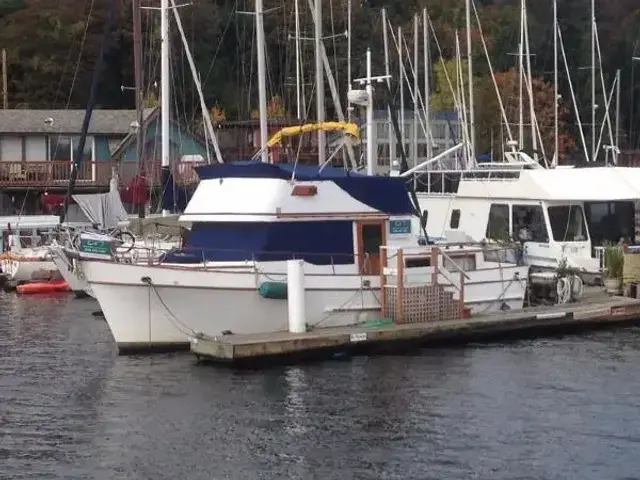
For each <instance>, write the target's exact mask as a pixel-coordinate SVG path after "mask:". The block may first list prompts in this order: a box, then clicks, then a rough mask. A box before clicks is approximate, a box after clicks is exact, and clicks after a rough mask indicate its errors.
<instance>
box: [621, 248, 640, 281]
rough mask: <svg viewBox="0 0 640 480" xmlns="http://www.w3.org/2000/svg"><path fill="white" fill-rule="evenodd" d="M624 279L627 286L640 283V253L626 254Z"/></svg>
mask: <svg viewBox="0 0 640 480" xmlns="http://www.w3.org/2000/svg"><path fill="white" fill-rule="evenodd" d="M622 279H623V283H624V284H625V285H628V284H630V283H640V253H625V254H624V266H623V267H622Z"/></svg>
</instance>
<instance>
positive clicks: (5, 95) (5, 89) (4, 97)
mask: <svg viewBox="0 0 640 480" xmlns="http://www.w3.org/2000/svg"><path fill="white" fill-rule="evenodd" d="M7 84H8V82H7V50H6V49H4V48H3V49H2V108H4V109H5V110H6V109H8V108H9V91H8V87H7Z"/></svg>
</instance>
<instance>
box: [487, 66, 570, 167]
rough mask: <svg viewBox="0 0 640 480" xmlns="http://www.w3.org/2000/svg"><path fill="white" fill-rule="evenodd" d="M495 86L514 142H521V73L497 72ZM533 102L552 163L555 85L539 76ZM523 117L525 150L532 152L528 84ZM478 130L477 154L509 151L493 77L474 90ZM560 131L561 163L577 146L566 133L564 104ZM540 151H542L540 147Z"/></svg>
mask: <svg viewBox="0 0 640 480" xmlns="http://www.w3.org/2000/svg"><path fill="white" fill-rule="evenodd" d="M495 77H496V83H497V85H498V88H499V91H500V96H501V98H502V102H503V105H504V109H505V112H506V118H507V122H508V124H509V128H510V130H511V135H512V137H513V138H514V140H516V141H517V140H518V130H519V128H518V125H519V82H518V71H517V70H516V69H515V68H512V69H509V70H507V71H503V72H496V73H495ZM531 84H532V89H533V103H534V107H535V113H536V120H537V124H538V129H539V130H540V136H541V137H542V142H543V145H544V151H545V154H546V158H547V159H549V160H551V158H552V157H553V152H554V148H555V147H554V117H555V110H554V103H553V102H554V91H553V85H551V84H550V83H548V82H546V81H545V80H544V79H542V78H540V77H534V78H533V79H532V82H531ZM523 97H524V99H523V111H524V114H523V118H524V122H523V123H525V124H526V125H525V127H524V139H523V150H524V151H525V152H528V153H529V154H531V153H532V151H531V146H532V142H531V135H530V129H531V127H530V122H529V100H528V99H529V97H528V95H527V88H526V84H524V86H523ZM474 105H475V107H476V108H475V112H476V115H475V128H476V152H482V153H485V152H490V151H494V152H501V151H502V150H503V149H506V148H507V146H506V145H505V144H504V143H503V142H505V143H506V140H508V135H507V129H506V127H505V125H504V121H503V118H502V115H501V113H500V108H499V104H498V99H497V96H496V93H495V87H494V85H493V81H492V80H491V77H490V76H489V77H484V79H483V81H482V82H481V83H480V84H479V85H478V88H476V91H475V101H474ZM558 117H559V119H558V127H559V128H558V130H559V132H560V133H559V134H560V137H559V157H560V158H559V163H561V162H562V161H563V160H564V159H566V157H567V155H568V153H569V152H570V151H571V150H572V149H573V148H574V147H575V141H574V139H573V138H572V137H571V136H570V135H569V134H568V132H567V127H568V125H567V118H568V109H567V107H566V106H565V105H564V104H561V105H560V108H559V112H558ZM538 152H539V153H540V152H542V149H541V148H540V146H538Z"/></svg>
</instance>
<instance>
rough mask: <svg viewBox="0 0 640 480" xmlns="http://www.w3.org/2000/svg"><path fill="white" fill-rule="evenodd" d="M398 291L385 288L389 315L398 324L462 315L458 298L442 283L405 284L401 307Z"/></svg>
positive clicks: (450, 318) (436, 320)
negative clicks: (400, 305)
mask: <svg viewBox="0 0 640 480" xmlns="http://www.w3.org/2000/svg"><path fill="white" fill-rule="evenodd" d="M398 293H399V292H398V288H387V289H386V290H385V294H386V296H387V298H386V305H387V316H388V317H389V318H391V319H392V320H393V322H394V323H396V324H399V325H401V324H409V323H427V322H440V321H443V320H452V319H457V318H460V316H461V312H460V311H459V310H460V305H459V302H458V300H457V299H455V298H453V293H452V292H450V291H448V290H445V288H444V287H443V286H442V285H431V284H425V285H408V286H405V287H404V288H403V290H402V292H401V295H400V296H401V298H402V300H401V303H402V307H401V308H400V307H399V305H398V297H399V295H398Z"/></svg>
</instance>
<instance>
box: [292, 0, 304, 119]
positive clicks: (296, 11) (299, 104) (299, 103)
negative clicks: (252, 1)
mask: <svg viewBox="0 0 640 480" xmlns="http://www.w3.org/2000/svg"><path fill="white" fill-rule="evenodd" d="M299 2H300V0H295V4H294V14H295V17H296V27H295V28H296V106H297V114H298V115H297V118H298V120H302V108H301V107H302V100H301V98H300V92H301V85H300V70H301V66H300V9H299Z"/></svg>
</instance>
